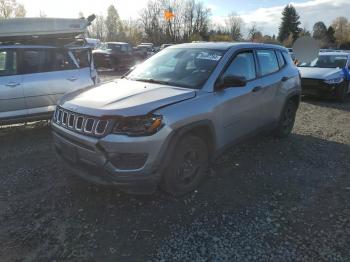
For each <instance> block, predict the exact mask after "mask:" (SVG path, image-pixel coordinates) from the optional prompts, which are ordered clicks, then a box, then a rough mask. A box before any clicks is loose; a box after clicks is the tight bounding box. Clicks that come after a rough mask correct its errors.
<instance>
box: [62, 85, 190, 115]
mask: <svg viewBox="0 0 350 262" xmlns="http://www.w3.org/2000/svg"><path fill="white" fill-rule="evenodd" d="M195 96H196V92H195V91H194V90H193V89H188V88H180V87H172V86H167V85H160V84H151V83H144V82H136V81H130V80H126V79H118V80H116V81H113V82H109V83H105V84H102V85H100V86H97V87H94V88H92V89H89V90H82V91H76V92H73V93H69V94H67V95H65V96H64V97H63V98H62V99H61V101H60V103H59V105H60V106H62V107H63V108H66V109H68V110H71V111H74V112H76V113H80V114H86V115H92V116H99V117H101V116H137V115H145V114H147V113H149V112H151V111H154V110H156V109H158V108H160V107H163V106H166V105H169V104H174V103H178V102H181V101H183V100H187V99H190V98H193V97H195Z"/></svg>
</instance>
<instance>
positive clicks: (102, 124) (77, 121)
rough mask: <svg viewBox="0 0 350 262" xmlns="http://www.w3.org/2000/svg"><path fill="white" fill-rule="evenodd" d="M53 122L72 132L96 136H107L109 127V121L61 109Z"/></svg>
mask: <svg viewBox="0 0 350 262" xmlns="http://www.w3.org/2000/svg"><path fill="white" fill-rule="evenodd" d="M53 121H54V122H55V123H56V124H58V125H60V126H62V127H65V128H67V129H70V130H72V131H75V132H79V133H84V134H87V135H94V136H103V135H105V134H106V131H107V129H108V125H109V121H108V120H101V119H98V118H96V117H91V116H86V115H81V114H76V113H74V112H71V111H68V110H65V109H62V108H61V107H57V109H56V111H55V114H54V117H53Z"/></svg>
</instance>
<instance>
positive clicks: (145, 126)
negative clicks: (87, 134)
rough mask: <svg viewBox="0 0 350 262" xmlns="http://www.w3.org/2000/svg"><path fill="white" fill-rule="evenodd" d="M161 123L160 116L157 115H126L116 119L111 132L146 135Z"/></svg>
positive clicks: (150, 133) (155, 129)
mask: <svg viewBox="0 0 350 262" xmlns="http://www.w3.org/2000/svg"><path fill="white" fill-rule="evenodd" d="M162 125H163V122H162V116H159V115H153V114H151V115H146V116H135V117H126V118H122V119H120V120H117V123H116V124H115V126H114V128H113V133H114V134H123V135H128V136H147V135H152V134H154V133H156V132H157V131H158V130H159V129H160V128H161V127H162Z"/></svg>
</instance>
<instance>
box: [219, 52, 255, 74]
mask: <svg viewBox="0 0 350 262" xmlns="http://www.w3.org/2000/svg"><path fill="white" fill-rule="evenodd" d="M228 75H231V76H238V77H244V78H245V79H246V80H247V81H249V80H253V79H255V78H256V69H255V61H254V54H253V52H252V51H247V52H243V53H239V54H238V55H236V57H235V58H234V59H233V60H232V62H231V64H230V65H229V66H228V68H227V69H226V71H225V73H224V75H223V76H224V77H225V76H228Z"/></svg>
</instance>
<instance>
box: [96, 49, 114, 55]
mask: <svg viewBox="0 0 350 262" xmlns="http://www.w3.org/2000/svg"><path fill="white" fill-rule="evenodd" d="M92 53H93V54H110V53H111V51H109V50H106V49H96V50H93V51H92Z"/></svg>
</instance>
